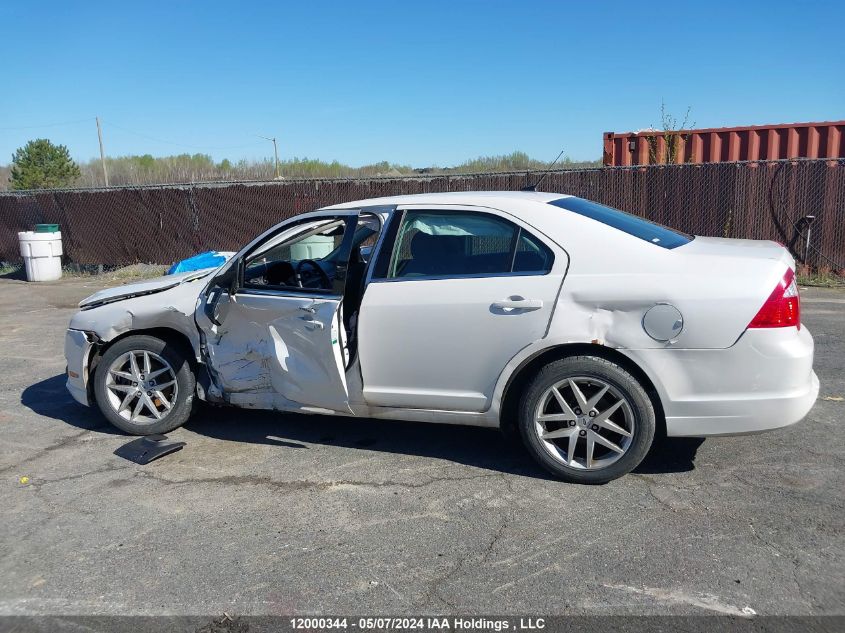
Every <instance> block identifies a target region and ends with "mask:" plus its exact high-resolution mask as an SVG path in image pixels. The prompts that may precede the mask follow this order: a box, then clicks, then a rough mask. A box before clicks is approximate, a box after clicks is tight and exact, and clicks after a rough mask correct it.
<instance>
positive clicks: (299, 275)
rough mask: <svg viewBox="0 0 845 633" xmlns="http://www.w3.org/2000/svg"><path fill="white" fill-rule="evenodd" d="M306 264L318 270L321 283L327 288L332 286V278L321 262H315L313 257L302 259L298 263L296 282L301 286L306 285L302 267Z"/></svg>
mask: <svg viewBox="0 0 845 633" xmlns="http://www.w3.org/2000/svg"><path fill="white" fill-rule="evenodd" d="M306 264H307V265H308V266H310V267H311V268H313V269H314V270H316V271H317V273H318V274H319V277H320V283H321V284H322V287H323V288H324V289H325V290H328V289H330V288H331V287H332V280H331V279H329V276H328V275H327V274H326V271H325V270H323V269H322V267H321V266H320V264H318V263H317V262H315V261H314V260H313V259H302V260H300V262H299V263H298V264H297V265H296V282H297V283H298V284H299V287H300V288H304V287H305V286H303V285H302V269H303V267H304V266H305V265H306Z"/></svg>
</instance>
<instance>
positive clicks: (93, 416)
mask: <svg viewBox="0 0 845 633" xmlns="http://www.w3.org/2000/svg"><path fill="white" fill-rule="evenodd" d="M66 381H67V376H65V375H64V374H59V375H58V376H53V377H52V378H48V379H47V380H42V381H41V382H37V383H35V384H34V385H30V386H29V387H27V388H26V389H24V390H23V393H21V404H22V405H23V406H25V407H27V408H29V409H31V410H32V411H33V412H35V413H37V414H38V415H43V416H44V417H47V418H53V419H54V420H61V421H62V422H64V423H65V424H69V425H71V426H75V427H77V428H80V429H87V430H89V431H97V432H99V433H109V434H112V435H123V431H121V430H120V429H116V428H115V427H113V426H112V425H111V424H109V423H108V421H107V420H106V419H105V418H104V417H103V416H102V415H101V414H100V412H99V411H98V410H97V409H95V408H89V407H83V406H82V405H81V404H79V403H78V402H77V401H76V400H74V399H73V398H72V397H71V395H70V393H68V390H67V389H66V388H65V382H66Z"/></svg>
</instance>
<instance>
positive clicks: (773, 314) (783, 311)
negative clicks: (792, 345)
mask: <svg viewBox="0 0 845 633" xmlns="http://www.w3.org/2000/svg"><path fill="white" fill-rule="evenodd" d="M793 326H794V327H797V328H798V329H799V330H800V329H801V300H800V298H799V297H798V284H796V283H795V273H794V272H793V271H792V269H791V268H790V269H788V270H787V271H786V274H785V275H784V276H783V279H781V280H780V283H778V285H777V286H775V289H774V290H773V291H772V294H770V295H769V298H768V299H766V303H764V304H763V307H762V308H760V311H759V312H758V313H757V316H755V317H754V318H753V319H752V320H751V323H749V324H748V327H749V328H763V327H793Z"/></svg>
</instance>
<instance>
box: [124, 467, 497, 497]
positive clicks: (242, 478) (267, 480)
mask: <svg viewBox="0 0 845 633" xmlns="http://www.w3.org/2000/svg"><path fill="white" fill-rule="evenodd" d="M136 476H138V477H143V478H147V479H153V480H155V481H157V482H159V483H162V484H164V485H166V486H183V485H186V484H206V483H207V484H221V485H229V486H243V485H254V486H268V487H270V488H274V489H277V490H282V491H283V492H285V493H290V494H293V493H296V492H300V491H303V490H329V489H332V488H340V487H343V486H350V487H356V488H376V489H378V488H406V489H417V488H425V487H427V486H431V485H434V484H437V483H443V482H460V481H472V480H475V479H486V478H490V477H498V476H499V475H495V474H485V475H473V476H470V477H450V476H446V477H432V478H430V479H428V480H427V481H422V482H416V483H410V482H404V481H390V480H387V481H363V480H354V479H337V480H329V481H313V480H308V479H295V480H287V481H284V480H279V479H273V478H271V477H262V476H255V475H225V476H222V477H196V478H193V477H189V478H187V479H168V478H166V477H163V476H161V475H159V474H156V473H152V472H149V471H144V470H142V471H138V473H137V475H136Z"/></svg>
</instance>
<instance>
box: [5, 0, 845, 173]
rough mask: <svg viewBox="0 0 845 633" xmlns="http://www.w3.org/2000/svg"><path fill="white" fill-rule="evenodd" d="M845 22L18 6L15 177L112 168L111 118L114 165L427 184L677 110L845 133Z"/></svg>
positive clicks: (9, 78) (454, 5) (707, 118)
mask: <svg viewBox="0 0 845 633" xmlns="http://www.w3.org/2000/svg"><path fill="white" fill-rule="evenodd" d="M843 23H845V3H842V2H800V1H790V2H780V1H767V2H756V1H743V2H738V1H736V0H734V1H732V2H721V1H711V2H707V3H698V2H683V1H680V2H679V1H675V2H654V3H650V2H633V1H628V2H529V1H525V2H497V1H495V0H491V1H487V2H461V1H459V0H453V1H451V2H439V1H428V2H413V3H405V2H398V1H395V0H394V1H393V2H363V1H362V2H349V1H348V2H337V3H335V2H318V1H311V2H307V1H306V2H303V1H299V2H248V3H246V2H244V3H237V2H231V1H228V2H217V1H216V0H207V1H205V2H195V3H191V2H178V1H170V2H119V1H112V2H93V1H92V2H82V1H79V2H69V1H64V2H52V1H39V2H22V1H15V2H12V1H8V2H4V3H2V5H0V56H1V57H0V58H2V59H3V60H4V72H3V80H2V83H0V163H5V162H8V161H10V160H11V154H12V153H13V152H14V150H15V148H16V147H18V146H20V145H22V144H23V143H25V142H26V141H27V140H28V139H31V138H37V137H47V138H50V139H51V140H53V141H54V142H59V143H64V144H66V145H67V146H68V147H69V148H70V150H71V153H72V154H73V156H74V157H76V158H78V159H83V160H87V159H89V158H92V157H94V156H96V155H97V152H98V150H97V136H96V128H95V125H94V120H93V117H94V116H95V115H99V116H100V117H101V118H102V119H103V121H104V123H103V125H104V130H105V144H106V151H107V153H108V154H110V155H124V154H130V153H134V154H141V153H150V154H153V155H167V154H173V153H181V152H191V153H193V152H203V153H208V154H211V155H212V156H214V157H215V159H217V160H220V159H222V158H224V157H228V158H230V159H237V158H241V157H243V158H261V157H264V156H269V155H271V152H272V146H271V145H270V144H269V143H267V142H266V141H262V140H260V139H258V138H257V137H256V135H259V134H262V135H267V136H273V135H275V136H277V137H278V139H279V148H280V153H281V155H282V157H283V158H285V157H291V156H299V157H304V156H307V157H310V158H321V159H324V160H332V159H337V160H340V161H342V162H346V163H349V164H352V165H361V164H365V163H368V162H374V161H378V160H389V161H393V162H399V163H405V164H412V165H414V166H423V165H431V164H438V165H451V164H455V163H458V162H461V161H463V160H464V159H467V158H473V157H476V156H479V155H489V154H502V153H509V152H511V151H513V150H515V149H520V150H523V151H526V152H528V153H529V154H531V155H532V156H535V157H538V158H543V159H551V158H553V157H554V156H555V155H557V153H558V151H559V150H560V149H561V148H563V149H564V150H565V152H566V154H568V155H569V156H571V157H572V158H575V159H596V158H599V157H600V155H601V148H602V133H603V132H605V131H628V130H632V129H640V128H644V127H648V126H649V125H651V124H657V123H658V122H659V110H660V102H661V99H663V100H665V102H666V105H667V108H668V110H670V111H671V112H674V113H677V114H678V115H680V116H682V115H683V112H684V111H685V110H686V107H687V106H688V105H689V106H692V109H693V110H692V118H693V120H694V121H695V122H696V123H697V125H698V127H714V126H729V125H750V124H764V123H785V122H795V121H822V120H836V119H843V118H845V44H843V41H845V38H843V33H842V24H843ZM56 123H61V124H62V125H52V126H49V127H47V126H45V124H56ZM21 127H27V128H28V129H9V128H21ZM163 141H166V142H163Z"/></svg>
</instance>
